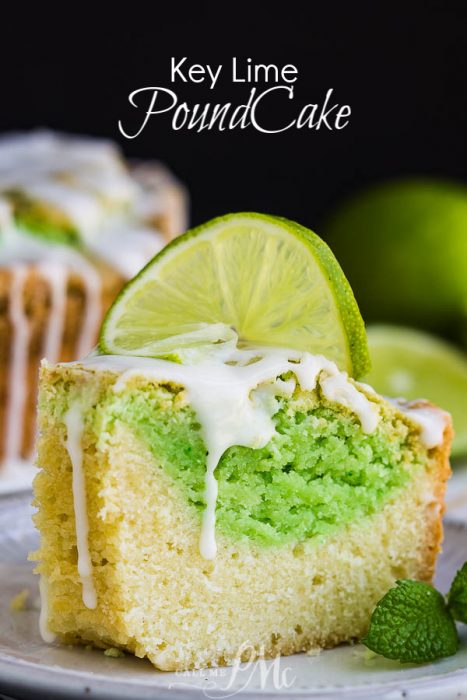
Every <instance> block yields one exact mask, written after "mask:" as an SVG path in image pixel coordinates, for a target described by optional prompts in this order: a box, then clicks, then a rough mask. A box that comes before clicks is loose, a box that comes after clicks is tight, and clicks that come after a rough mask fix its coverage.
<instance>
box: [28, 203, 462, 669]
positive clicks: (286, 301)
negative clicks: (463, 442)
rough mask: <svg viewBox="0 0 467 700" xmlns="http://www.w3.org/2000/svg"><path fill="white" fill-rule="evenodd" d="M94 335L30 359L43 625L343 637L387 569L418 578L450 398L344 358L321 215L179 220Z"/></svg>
mask: <svg viewBox="0 0 467 700" xmlns="http://www.w3.org/2000/svg"><path fill="white" fill-rule="evenodd" d="M194 260H196V261H197V264H198V267H197V272H196V274H197V275H198V276H200V277H201V279H200V281H199V285H198V286H196V281H195V280H194V281H192V280H191V279H190V273H189V270H190V269H192V268H193V261H194ZM252 267H254V268H255V276H254V277H253V276H252V275H251V274H248V273H249V272H250V271H251V268H252ZM201 271H202V272H201ZM193 274H195V273H194V272H193ZM281 285H282V289H281ZM284 285H285V286H284ZM286 293H288V295H287V294H286ZM170 299H171V300H172V306H170ZM203 299H204V301H203ZM281 299H283V302H282V301H281ZM247 300H249V303H247ZM276 300H277V303H276ZM157 301H159V302H160V305H157V303H156V302H157ZM216 305H217V306H216ZM215 309H217V310H215ZM161 314H166V325H165V326H164V325H163V323H162V317H161ZM164 327H165V328H166V329H169V330H170V333H169V332H165V333H164V330H163V328H164ZM131 329H133V331H131ZM174 331H175V332H174ZM285 332H287V337H289V339H290V347H289V348H288V349H287V348H284V346H283V345H282V347H281V346H280V344H279V343H278V342H275V341H277V339H279V338H281V337H282V335H281V334H282V333H285ZM177 333H178V335H177ZM99 347H100V354H93V355H91V356H89V357H87V358H85V359H84V360H82V361H81V362H75V363H68V364H66V363H65V364H55V365H52V364H48V363H46V364H44V366H43V368H42V375H41V390H40V401H39V412H40V441H39V456H38V463H39V466H40V471H39V473H38V476H37V477H36V481H35V503H36V505H37V507H38V512H37V514H36V516H35V522H36V525H37V527H38V529H39V531H40V535H41V544H40V549H39V551H38V552H37V553H35V555H34V558H35V559H36V560H37V561H38V562H39V563H38V566H37V571H38V573H40V576H41V594H42V612H41V629H42V633H43V636H44V638H45V639H47V640H49V641H51V640H52V639H54V638H55V637H57V638H58V639H59V640H61V641H62V642H65V643H72V644H94V645H96V646H97V647H102V648H105V647H118V648H121V649H123V650H127V651H130V652H132V653H134V654H136V655H137V656H140V657H148V658H149V659H150V660H151V661H152V663H153V664H154V665H155V666H156V667H157V668H159V669H163V670H183V669H190V668H201V667H204V666H215V665H219V664H231V663H233V662H234V661H235V660H236V659H238V658H242V655H243V654H246V655H248V657H249V658H250V657H251V654H252V653H253V655H257V656H265V657H269V656H274V655H277V654H279V653H281V654H292V653H295V652H299V651H304V650H308V649H313V648H317V647H322V648H324V647H330V646H333V645H335V644H338V643H340V642H344V641H350V640H355V639H358V638H360V637H361V636H362V635H363V634H364V633H365V632H366V631H367V628H368V624H369V620H370V616H371V613H372V610H373V608H374V606H375V604H376V603H377V601H378V600H379V599H380V598H381V597H382V596H383V595H384V594H385V593H386V592H387V590H388V589H389V588H390V587H391V586H392V585H393V584H394V582H395V580H396V579H400V578H415V579H419V580H422V581H430V580H431V578H432V576H433V572H434V567H435V563H436V557H437V554H438V552H439V550H440V543H441V539H442V525H441V516H442V512H443V508H444V505H443V497H444V489H445V482H446V480H447V478H448V476H449V473H450V468H449V462H448V457H449V446H450V441H451V435H452V429H451V422H450V418H449V415H448V414H446V413H445V412H444V411H442V410H441V409H438V408H436V407H434V406H432V405H430V404H429V403H428V402H425V401H420V402H417V403H416V404H410V405H409V404H407V403H405V402H404V401H403V400H396V401H393V402H391V401H389V400H386V399H384V398H382V397H381V396H378V395H377V394H376V393H375V392H374V391H373V390H372V389H371V388H370V387H368V386H367V385H364V384H360V383H359V382H358V381H356V380H355V379H352V378H350V377H349V374H348V373H349V372H352V373H358V372H355V368H360V370H359V371H364V369H366V367H367V354H366V353H367V350H366V339H365V335H364V327H363V323H362V321H361V317H360V316H359V313H358V308H357V306H356V303H355V300H354V298H353V296H352V294H351V290H350V288H349V287H348V284H347V282H346V280H345V278H344V276H343V274H342V272H341V270H340V268H339V267H338V265H337V262H336V261H335V259H334V258H333V256H332V254H331V253H330V251H329V249H328V248H327V246H325V245H324V244H323V243H322V241H320V239H318V238H317V237H316V236H315V235H314V234H312V233H311V232H308V231H306V230H305V229H303V228H302V227H299V226H298V225H296V224H293V223H291V222H287V221H285V220H283V219H277V218H274V217H266V216H261V215H253V214H238V215H231V216H229V217H224V218H222V219H218V220H214V221H213V222H210V223H208V224H207V225H205V226H204V227H201V228H200V229H195V230H194V231H193V232H189V233H188V234H186V235H185V236H183V237H181V238H179V239H178V240H177V241H176V242H174V243H173V244H171V245H169V246H168V247H167V248H166V249H165V250H164V251H163V252H162V253H160V254H159V255H158V256H157V257H156V258H155V259H154V261H153V262H152V263H151V265H149V266H148V267H147V268H146V269H145V270H144V271H143V272H142V273H141V274H140V275H139V276H138V277H136V278H135V280H133V281H132V282H131V283H130V284H129V285H127V287H125V289H124V291H123V293H122V295H121V296H120V298H119V300H118V301H117V302H116V303H115V304H114V306H113V307H112V309H111V310H110V312H109V313H108V315H107V318H106V321H105V323H104V326H103V329H102V332H101V337H100V346H99ZM323 348H325V349H326V353H325V354H323V353H320V352H316V351H317V350H320V349H323ZM245 650H247V651H245Z"/></svg>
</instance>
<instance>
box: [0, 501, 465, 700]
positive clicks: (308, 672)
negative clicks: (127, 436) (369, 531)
mask: <svg viewBox="0 0 467 700" xmlns="http://www.w3.org/2000/svg"><path fill="white" fill-rule="evenodd" d="M28 501H29V498H28V497H25V496H22V497H21V496H16V497H9V498H3V499H0V580H1V582H2V583H1V588H0V692H4V693H9V694H11V695H14V696H15V697H17V698H35V699H36V700H37V698H38V697H45V698H50V699H52V698H58V697H60V698H77V697H91V698H99V699H104V698H105V699H106V700H107V699H108V700H110V699H111V700H119V699H120V698H125V699H129V698H131V700H139V699H140V698H145V699H146V698H156V697H157V698H162V699H163V698H171V699H172V700H173V699H176V700H178V699H180V698H189V699H190V700H195V699H196V698H203V697H208V698H227V697H233V696H235V695H239V696H241V697H242V698H243V697H247V698H253V697H254V698H272V697H274V698H279V697H290V698H296V697H304V696H306V697H311V698H317V697H324V698H337V697H342V695H343V694H345V697H346V698H350V699H352V698H359V699H360V698H387V699H388V700H395V699H396V698H404V697H410V698H423V700H428V699H429V698H430V699H433V700H434V699H436V700H438V699H439V698H441V697H442V698H455V697H462V696H467V627H463V628H461V629H460V631H461V634H462V638H463V643H462V646H461V651H460V652H459V653H458V654H457V655H456V656H453V657H450V658H447V659H443V660H442V661H439V662H437V663H434V664H430V665H426V666H412V665H405V666H402V665H400V664H399V663H397V662H392V661H388V660H386V659H383V658H380V657H374V658H372V659H368V657H367V654H366V652H365V649H364V647H362V646H360V645H357V646H341V647H338V648H336V649H332V650H329V651H325V652H322V653H321V654H319V655H318V656H313V657H310V656H306V655H304V654H297V655H295V656H291V657H282V658H280V659H276V661H268V662H264V661H258V662H255V663H253V664H251V665H248V664H243V665H242V666H241V667H240V668H238V669H212V670H207V671H200V672H190V673H186V674H181V673H162V672H158V671H155V670H154V669H153V667H152V666H151V665H150V664H149V662H146V661H142V660H140V659H136V658H133V657H131V656H126V657H125V658H120V659H113V658H109V657H106V656H104V654H103V652H101V651H86V650H85V649H82V648H75V647H60V646H53V645H52V646H48V645H46V644H44V643H43V642H42V640H41V638H40V636H39V633H38V627H37V619H38V612H37V608H36V609H34V607H32V606H31V608H30V609H29V610H25V611H21V612H18V611H12V610H11V609H10V601H11V599H12V598H13V597H14V596H15V595H16V594H17V593H18V592H19V591H20V590H21V589H23V588H28V589H29V590H30V591H31V598H32V599H35V598H37V581H36V580H35V577H34V576H33V575H32V567H31V565H30V564H28V563H26V561H25V559H26V555H27V552H28V551H29V550H31V549H34V548H35V547H36V544H37V537H36V533H35V532H34V529H33V527H32V525H31V520H30V515H31V509H30V507H29V505H28ZM465 559H467V527H466V526H465V525H462V524H459V523H449V524H447V526H446V539H445V546H444V552H443V554H442V556H441V559H440V562H439V566H438V576H437V580H436V584H437V585H438V587H439V588H440V589H441V590H442V591H446V590H447V588H448V586H449V582H450V580H451V579H452V576H453V574H454V572H455V571H456V569H457V568H458V567H459V566H460V564H462V563H463V561H464V560H465Z"/></svg>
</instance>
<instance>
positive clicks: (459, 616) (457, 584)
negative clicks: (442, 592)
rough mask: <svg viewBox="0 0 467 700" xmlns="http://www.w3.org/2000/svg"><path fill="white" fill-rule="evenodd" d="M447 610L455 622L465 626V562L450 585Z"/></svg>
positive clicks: (466, 615)
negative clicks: (457, 621) (463, 623)
mask: <svg viewBox="0 0 467 700" xmlns="http://www.w3.org/2000/svg"><path fill="white" fill-rule="evenodd" d="M448 608H449V611H450V613H451V615H452V616H453V618H454V619H455V620H459V622H465V624H467V562H465V564H464V565H463V566H461V568H460V569H459V571H458V572H457V574H456V575H455V577H454V581H453V582H452V584H451V590H450V591H449V595H448Z"/></svg>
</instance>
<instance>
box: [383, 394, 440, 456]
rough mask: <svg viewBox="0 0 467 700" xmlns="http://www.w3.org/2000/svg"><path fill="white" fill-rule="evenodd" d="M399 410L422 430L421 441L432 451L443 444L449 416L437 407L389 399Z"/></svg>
mask: <svg viewBox="0 0 467 700" xmlns="http://www.w3.org/2000/svg"><path fill="white" fill-rule="evenodd" d="M388 401H390V403H392V404H393V405H394V406H396V407H397V408H398V410H399V411H400V412H401V413H403V414H404V415H406V416H407V417H408V418H410V419H411V420H412V421H413V422H414V423H417V425H419V426H420V428H421V433H420V440H421V442H422V444H423V445H424V446H425V447H426V448H427V449H428V450H431V449H433V447H438V445H441V443H442V442H443V437H444V431H445V429H446V426H447V425H448V422H449V414H448V413H446V411H443V410H442V409H441V408H437V407H436V406H423V405H420V403H419V402H417V401H406V400H405V399H388Z"/></svg>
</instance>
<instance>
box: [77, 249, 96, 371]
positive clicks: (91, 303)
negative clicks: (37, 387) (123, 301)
mask: <svg viewBox="0 0 467 700" xmlns="http://www.w3.org/2000/svg"><path fill="white" fill-rule="evenodd" d="M76 263H77V264H76V268H75V269H76V271H77V272H78V273H79V275H80V277H81V279H82V280H83V282H84V294H85V309H84V316H83V321H82V324H83V325H82V327H81V332H80V336H79V339H78V346H77V348H76V355H77V357H82V356H83V355H87V354H88V352H90V350H91V349H92V347H93V346H94V343H95V342H96V337H97V333H98V330H99V326H100V323H101V318H102V301H101V293H102V284H101V278H100V277H99V273H98V272H97V270H96V269H95V268H94V267H93V266H92V265H90V264H89V263H88V262H87V261H86V260H85V259H84V258H81V259H78V260H77V261H76Z"/></svg>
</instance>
